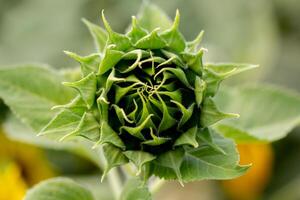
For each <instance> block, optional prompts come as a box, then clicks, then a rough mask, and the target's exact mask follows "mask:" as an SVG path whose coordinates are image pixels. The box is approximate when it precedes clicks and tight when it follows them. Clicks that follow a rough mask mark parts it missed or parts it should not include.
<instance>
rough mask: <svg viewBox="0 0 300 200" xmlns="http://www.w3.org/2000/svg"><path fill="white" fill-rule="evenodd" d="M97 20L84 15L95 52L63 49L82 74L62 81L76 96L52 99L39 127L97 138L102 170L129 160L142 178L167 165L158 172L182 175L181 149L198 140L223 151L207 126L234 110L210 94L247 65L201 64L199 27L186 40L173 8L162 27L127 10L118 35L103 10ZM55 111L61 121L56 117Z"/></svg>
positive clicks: (192, 146) (64, 135)
mask: <svg viewBox="0 0 300 200" xmlns="http://www.w3.org/2000/svg"><path fill="white" fill-rule="evenodd" d="M102 19H103V23H104V26H105V29H106V30H104V29H102V28H101V27H98V26H96V25H94V24H92V23H90V22H88V21H86V20H84V22H85V24H86V25H87V26H88V28H89V30H90V32H91V33H92V35H93V37H94V39H95V42H96V45H97V49H98V52H96V53H94V54H91V55H89V56H86V57H81V56H78V55H76V54H74V53H71V52H66V54H67V55H69V56H70V57H72V58H74V59H75V60H76V61H78V62H79V63H80V65H81V71H82V79H81V80H78V81H76V82H68V83H64V84H65V85H66V86H69V87H72V88H75V89H76V90H77V91H78V95H77V97H76V98H75V99H74V100H73V101H72V102H70V103H69V104H67V105H64V106H56V108H61V109H62V111H61V113H60V114H58V115H57V116H56V117H55V118H54V119H53V120H52V121H51V122H50V123H49V124H48V125H47V127H45V128H44V130H43V131H42V133H41V134H50V133H54V132H55V134H61V135H62V137H61V138H62V140H63V139H66V138H68V137H70V136H82V137H85V138H87V139H88V140H91V141H93V142H94V143H95V145H94V147H97V146H98V145H101V146H102V147H103V152H104V155H105V157H106V159H107V169H106V171H105V173H104V174H106V173H107V172H108V171H109V169H111V168H112V167H116V166H119V165H122V164H125V163H127V162H129V161H130V162H132V163H133V164H135V165H136V166H137V169H138V170H137V172H138V174H139V173H140V172H142V171H143V172H144V173H143V175H145V176H146V177H149V176H151V175H152V174H156V175H158V176H161V175H160V174H161V173H160V172H159V171H160V170H163V171H164V170H165V171H166V170H169V172H166V174H168V175H167V176H162V177H165V178H177V179H178V180H180V181H181V180H188V179H186V178H185V176H182V174H181V171H180V168H181V167H182V164H183V161H184V160H185V159H186V160H188V159H189V158H187V157H186V152H188V151H189V152H191V151H193V149H197V150H199V145H200V143H204V144H206V145H208V146H210V147H211V148H213V149H214V150H215V151H216V152H218V153H220V154H225V152H224V150H223V149H222V148H221V147H219V146H218V145H216V144H214V141H213V138H212V136H211V134H212V132H211V129H210V128H209V127H210V126H212V125H213V124H215V123H216V122H218V121H220V120H222V119H224V118H232V117H237V115H236V114H228V113H223V112H221V111H219V110H218V109H217V106H216V105H215V103H214V101H213V99H212V97H213V96H214V95H215V94H216V92H217V91H218V87H219V84H220V82H221V81H222V80H224V79H225V78H227V77H229V76H230V75H232V74H236V73H238V72H241V71H243V70H246V69H249V68H252V67H254V66H253V65H236V64H204V63H203V61H202V57H203V55H204V52H205V49H204V48H201V47H199V43H200V42H201V40H202V36H203V32H200V34H199V36H198V37H197V38H196V39H195V40H194V41H191V42H187V41H186V40H185V38H184V37H183V35H182V34H181V33H180V31H179V22H180V15H179V12H178V11H177V12H176V17H175V20H174V22H173V24H172V25H171V26H170V27H169V28H167V29H163V28H162V29H160V27H157V28H154V29H146V28H143V26H142V25H140V24H139V20H138V19H136V18H135V17H133V18H132V25H131V28H130V30H129V31H128V32H127V33H125V34H120V33H116V32H115V31H113V29H112V28H111V26H110V25H109V23H108V22H107V20H106V18H105V16H104V13H103V12H102ZM61 118H68V120H69V121H68V123H66V122H65V121H64V124H60V122H59V120H60V119H61ZM53 127H55V130H54V131H53Z"/></svg>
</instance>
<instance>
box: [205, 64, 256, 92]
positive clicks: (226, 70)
mask: <svg viewBox="0 0 300 200" xmlns="http://www.w3.org/2000/svg"><path fill="white" fill-rule="evenodd" d="M256 67H258V65H251V64H239V63H220V64H205V65H204V69H205V70H204V73H203V77H204V80H205V82H206V84H207V90H206V94H207V95H209V96H214V95H215V94H216V92H217V90H218V89H219V86H220V83H221V82H222V81H223V80H224V79H226V78H228V77H230V76H233V75H236V74H238V73H241V72H244V71H246V70H250V69H254V68H256Z"/></svg>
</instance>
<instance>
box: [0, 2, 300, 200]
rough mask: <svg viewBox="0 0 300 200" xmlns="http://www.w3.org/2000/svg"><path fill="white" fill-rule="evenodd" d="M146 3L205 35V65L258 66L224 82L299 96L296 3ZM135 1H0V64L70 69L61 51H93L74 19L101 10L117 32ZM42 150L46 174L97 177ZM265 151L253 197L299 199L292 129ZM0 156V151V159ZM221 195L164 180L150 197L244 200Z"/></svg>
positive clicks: (214, 187)
mask: <svg viewBox="0 0 300 200" xmlns="http://www.w3.org/2000/svg"><path fill="white" fill-rule="evenodd" d="M153 2H155V3H156V4H157V5H158V6H159V7H161V8H162V9H163V10H165V11H166V12H167V13H168V14H169V15H170V16H171V17H174V15H175V10H176V9H177V8H178V9H179V10H180V12H181V16H182V21H181V26H180V29H181V30H182V32H183V33H184V35H185V37H186V39H187V40H191V39H193V38H194V37H195V36H196V35H197V34H198V33H199V32H200V31H201V30H205V36H204V40H203V46H204V47H205V48H207V49H208V50H209V52H208V53H207V54H206V56H205V60H206V61H210V62H217V61H223V62H226V61H227V62H245V63H256V64H259V65H260V66H261V67H260V68H259V69H258V70H254V71H253V72H250V73H246V75H244V74H243V75H240V76H238V77H237V78H236V79H235V80H231V81H229V82H228V84H233V85H237V84H241V83H243V84H244V83H256V82H266V83H272V84H277V85H281V86H284V87H288V88H290V89H293V90H297V91H298V92H300V81H299V76H300V23H299V22H300V1H299V0H266V1H262V0H252V1H241V0H226V1H222V0H210V1H207V0H206V1H205V0H163V1H158V0H155V1H154V0H153ZM141 3H142V2H141V0H0V67H1V66H8V65H16V64H22V63H36V62H38V63H48V64H50V65H51V66H53V67H55V68H71V67H75V66H76V65H77V64H76V63H75V62H74V61H72V60H71V59H69V58H68V57H67V56H65V55H64V54H63V52H62V51H63V50H70V51H73V52H77V53H78V54H81V55H86V54H89V53H91V52H93V50H94V47H93V41H92V38H91V37H90V35H89V32H88V30H87V29H86V28H85V26H84V24H83V23H82V22H81V18H83V17H84V18H86V19H88V20H90V21H92V22H94V23H98V24H101V20H100V11H101V9H105V13H106V16H107V18H108V19H109V21H110V23H111V25H112V27H113V28H114V29H115V30H116V31H120V32H121V31H124V30H125V29H126V27H127V24H129V22H130V20H131V16H132V15H135V14H136V13H137V10H138V9H139V7H140V5H141ZM0 104H1V103H0ZM5 110H6V109H5V107H4V106H3V105H1V107H0V115H1V117H0V119H1V118H2V119H3V118H4V111H5ZM0 150H1V148H0ZM42 151H43V152H44V153H43V155H44V157H46V158H47V160H48V161H47V162H49V163H50V164H49V165H50V168H52V169H53V170H52V171H55V173H54V172H53V174H56V175H57V174H58V175H63V174H66V173H67V172H68V173H69V174H70V173H71V174H72V175H76V176H79V175H80V176H82V174H84V175H85V177H87V178H86V180H85V182H90V183H94V182H95V181H97V180H98V179H97V178H96V179H94V178H93V179H91V178H88V177H89V176H90V175H89V174H91V173H97V172H95V169H94V168H93V166H91V163H89V162H87V161H84V160H82V159H81V158H78V157H76V156H74V155H70V154H67V153H63V154H62V153H61V152H57V151H51V150H46V152H45V150H42ZM273 151H274V155H275V157H274V163H273V164H272V162H270V163H269V165H270V169H272V170H271V171H272V176H271V177H270V178H268V176H267V175H266V178H265V179H267V181H266V185H265V186H263V191H262V192H261V194H260V196H261V199H272V200H273V199H287V200H294V199H295V200H296V199H300V194H299V193H300V191H299V189H298V188H299V184H300V170H299V169H300V130H299V129H297V130H294V131H293V132H292V133H291V134H290V135H289V136H288V137H287V138H285V139H283V140H282V141H280V142H276V143H275V144H273ZM3 154H5V153H3ZM259 155H260V152H258V156H259ZM263 155H264V154H263V153H261V156H263ZM1 156H2V157H3V155H2V154H1V153H0V160H1ZM33 157H34V156H33ZM33 159H34V158H33ZM28 162H34V161H32V160H28ZM17 163H19V162H17ZM21 168H22V166H21ZM0 169H1V167H0ZM21 171H22V169H21ZM2 172H3V170H2ZM0 174H1V170H0ZM21 176H22V173H21ZM24 179H26V177H25V178H24ZM0 182H1V180H0ZM25 182H26V180H25ZM27 185H28V187H29V186H31V185H30V184H27ZM90 185H92V184H90ZM253 187H255V186H253ZM0 188H1V187H0ZM20 188H21V187H20ZM175 189H176V192H174V190H175ZM0 190H1V189H0ZM170 190H172V193H174V195H173V196H172V195H166V194H170V193H169V192H168V191H170ZM101 191H105V189H103V190H100V189H99V190H98V191H97V195H99V196H100V198H99V199H109V197H106V196H107V195H105V194H104V193H102V192H101ZM4 192H5V191H4ZM1 194H2V193H0V200H14V199H13V198H9V199H5V198H4V199H3V198H2V199H1ZM225 194H226V191H225V192H223V190H222V187H220V184H219V183H215V182H202V183H193V184H188V185H187V186H186V187H185V188H184V189H181V188H180V187H178V185H177V184H175V183H171V184H169V185H167V186H166V187H165V188H164V189H163V192H162V193H161V194H158V196H157V199H164V200H167V199H173V200H176V199H182V198H183V196H185V197H186V198H185V199H192V200H193V199H208V200H214V199H216V200H218V199H226V198H227V199H230V198H231V199H233V198H235V199H241V200H243V199H244V200H246V199H247V198H246V197H245V196H243V195H242V194H241V195H240V197H232V196H231V197H230V195H229V196H226V195H225ZM187 195H188V197H189V198H187ZM244 195H246V194H244ZM101 196H102V197H101ZM17 199H18V197H16V200H17Z"/></svg>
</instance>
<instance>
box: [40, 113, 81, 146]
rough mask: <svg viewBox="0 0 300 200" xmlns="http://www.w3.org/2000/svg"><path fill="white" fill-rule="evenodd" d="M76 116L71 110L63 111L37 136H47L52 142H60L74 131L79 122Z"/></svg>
mask: <svg viewBox="0 0 300 200" xmlns="http://www.w3.org/2000/svg"><path fill="white" fill-rule="evenodd" d="M81 117H82V116H81V115H78V114H76V113H74V112H72V111H71V110H63V111H61V112H59V113H58V114H57V115H56V116H55V117H54V118H53V119H52V120H51V121H50V122H49V123H48V124H47V125H46V126H45V127H44V128H43V129H42V130H41V131H40V132H39V134H38V135H39V136H42V135H47V137H48V138H51V139H53V140H62V139H64V138H65V137H66V136H68V135H69V134H70V133H73V131H74V130H76V128H77V126H78V124H79V123H80V120H81Z"/></svg>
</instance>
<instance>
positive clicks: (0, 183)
mask: <svg viewBox="0 0 300 200" xmlns="http://www.w3.org/2000/svg"><path fill="white" fill-rule="evenodd" d="M0 166H1V167H0V168H1V169H0V200H19V199H22V197H23V196H24V194H25V192H26V189H27V184H26V183H25V181H24V180H23V178H22V174H21V169H20V168H19V167H18V166H17V165H16V164H15V163H7V164H4V163H0Z"/></svg>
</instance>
